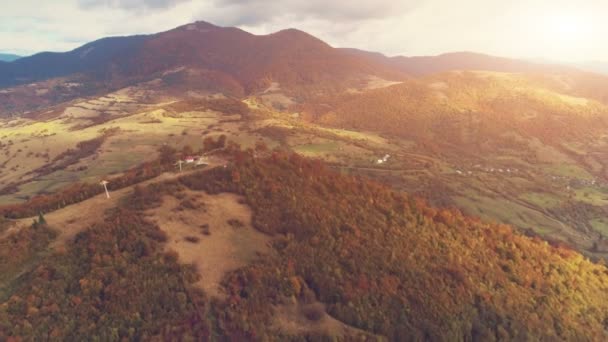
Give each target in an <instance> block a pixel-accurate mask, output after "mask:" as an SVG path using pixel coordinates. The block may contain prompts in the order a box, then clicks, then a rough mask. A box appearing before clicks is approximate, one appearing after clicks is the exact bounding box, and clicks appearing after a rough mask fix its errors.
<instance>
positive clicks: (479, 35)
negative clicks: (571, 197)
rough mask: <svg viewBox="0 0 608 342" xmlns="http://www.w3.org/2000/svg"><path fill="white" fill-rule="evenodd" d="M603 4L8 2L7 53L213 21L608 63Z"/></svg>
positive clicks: (371, 44) (421, 49) (338, 40)
mask: <svg viewBox="0 0 608 342" xmlns="http://www.w3.org/2000/svg"><path fill="white" fill-rule="evenodd" d="M606 12H608V2H605V1H595V0H591V1H584V2H580V1H579V2H572V1H547V0H536V1H534V0H533V1H524V0H515V1H509V2H505V1H487V0H465V1H459V2H453V1H446V0H423V1H411V0H410V1H399V0H373V1H372V0H363V1H356V2H353V1H336V2H334V3H332V4H328V3H327V2H326V1H319V0H311V1H305V2H304V1H292V0H290V1H283V2H281V4H277V3H276V2H274V1H266V0H255V1H240V0H207V1H198V0H197V1H191V0H58V1H53V2H52V3H50V2H47V3H40V2H38V1H33V0H25V1H18V2H15V1H6V0H3V3H2V11H1V14H0V52H4V53H16V54H21V55H28V54H33V53H36V52H40V51H67V50H71V49H73V48H76V47H78V46H79V45H82V44H84V43H86V42H89V41H91V40H95V39H98V38H101V37H104V36H108V35H132V34H140V33H155V32H159V31H162V30H168V29H171V28H173V27H176V26H179V25H182V24H184V23H187V22H192V21H196V20H205V21H209V22H212V23H215V24H218V25H223V26H238V27H241V28H243V29H245V30H248V31H250V32H254V33H258V34H265V33H270V32H274V31H276V30H279V29H283V28H285V27H294V28H298V29H301V30H304V31H306V32H309V33H311V34H313V35H316V36H318V37H320V38H322V39H324V40H325V41H327V42H329V43H330V44H332V45H333V46H338V47H355V48H359V49H364V50H371V51H379V52H383V53H385V54H387V55H398V54H401V55H408V56H411V55H435V54H440V53H444V52H451V51H475V52H482V53H487V54H493V55H499V56H505V57H517V58H534V59H546V60H556V61H562V62H581V61H591V60H601V61H605V60H608V47H606V45H605V44H602V41H601V40H600V37H604V36H605V35H606V33H607V32H608V28H607V25H606V22H605V21H603V20H601V18H600V15H601V13H606Z"/></svg>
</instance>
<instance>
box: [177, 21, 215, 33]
mask: <svg viewBox="0 0 608 342" xmlns="http://www.w3.org/2000/svg"><path fill="white" fill-rule="evenodd" d="M217 29H221V27H220V26H216V25H213V24H211V23H208V22H206V21H195V22H193V23H190V24H186V25H183V26H180V27H178V28H177V30H186V31H199V32H210V31H215V30H217Z"/></svg>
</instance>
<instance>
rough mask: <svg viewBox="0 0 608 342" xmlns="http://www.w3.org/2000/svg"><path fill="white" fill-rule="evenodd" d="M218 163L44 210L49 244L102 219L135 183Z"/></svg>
mask: <svg viewBox="0 0 608 342" xmlns="http://www.w3.org/2000/svg"><path fill="white" fill-rule="evenodd" d="M217 166H218V164H216V163H214V164H210V165H207V166H205V167H203V168H199V169H195V170H192V171H185V172H182V173H173V172H165V173H162V174H161V175H159V176H157V177H155V178H152V179H149V180H147V181H144V182H141V183H138V184H135V185H131V186H128V187H125V188H122V189H119V190H115V191H110V198H106V195H105V193H102V194H99V195H97V196H94V197H91V198H89V199H87V200H85V201H82V202H78V203H74V204H71V205H68V206H67V207H64V208H61V209H59V210H55V211H53V212H50V213H46V214H45V215H44V218H45V220H46V222H47V223H48V224H49V226H51V227H52V228H53V229H55V230H57V232H58V233H59V235H58V236H57V238H56V239H55V241H53V242H52V243H51V247H57V246H61V245H64V244H65V243H66V242H67V241H69V240H71V239H72V238H73V237H74V236H75V235H76V234H77V233H79V232H81V231H83V230H84V229H86V228H88V227H90V226H91V225H93V224H95V223H98V222H101V221H102V220H103V218H104V212H105V211H106V210H108V209H111V208H114V207H116V205H117V203H118V201H119V200H120V199H121V198H123V197H125V196H126V195H128V194H130V193H131V192H132V191H133V188H134V187H135V186H136V185H139V186H145V185H148V184H152V183H160V182H165V181H169V180H173V179H178V178H180V177H183V176H186V175H189V174H192V173H195V172H199V171H202V170H209V169H212V168H215V167H217ZM34 219H37V217H28V218H24V219H19V220H16V221H15V222H16V224H15V225H14V226H13V227H11V228H9V229H8V230H7V231H5V232H4V233H2V234H0V238H3V237H5V236H7V235H9V234H11V233H12V232H15V231H18V230H20V229H21V228H23V227H27V226H29V225H31V224H32V221H33V220H34Z"/></svg>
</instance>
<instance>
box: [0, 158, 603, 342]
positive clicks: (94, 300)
mask: <svg viewBox="0 0 608 342" xmlns="http://www.w3.org/2000/svg"><path fill="white" fill-rule="evenodd" d="M234 158H235V164H233V165H231V166H230V167H228V168H226V169H224V168H217V169H213V170H211V171H207V172H203V173H199V174H195V175H190V176H187V177H184V178H182V179H181V180H180V181H173V182H169V183H166V184H165V185H155V186H154V187H153V188H140V189H137V191H135V193H134V194H133V195H132V197H131V198H130V199H129V200H128V201H124V202H123V204H121V207H120V208H119V209H118V210H117V211H115V212H113V213H109V214H108V215H110V217H109V219H108V220H107V221H106V223H105V224H103V225H98V226H95V227H92V228H90V229H88V230H86V231H85V232H84V233H83V234H80V235H79V236H77V237H76V239H75V241H74V242H73V244H71V245H70V246H69V247H68V249H67V251H65V252H61V253H59V254H57V255H56V256H53V257H52V258H49V259H47V260H46V261H41V262H40V265H39V266H38V267H37V268H36V271H35V272H33V273H32V274H31V275H28V276H27V277H25V278H24V279H23V281H22V282H21V284H20V285H18V286H16V287H15V288H14V292H13V294H12V295H11V296H10V298H8V297H7V298H5V299H4V303H3V304H1V305H0V318H1V319H0V322H3V323H0V334H3V335H0V336H2V337H8V336H21V337H25V338H36V337H40V336H42V335H41V334H48V330H46V329H45V327H47V326H53V327H55V328H54V329H53V330H52V336H54V337H55V338H80V337H83V336H89V337H90V336H100V337H102V338H103V337H104V336H105V337H110V336H113V337H114V338H151V337H159V338H163V337H164V338H168V337H169V336H173V337H194V338H203V339H206V338H209V337H210V336H216V337H218V336H223V337H229V338H233V339H248V340H263V339H276V340H297V335H298V334H297V333H296V334H294V333H293V331H292V332H291V333H290V332H289V331H290V330H288V329H287V330H286V328H285V327H284V326H282V325H281V324H280V322H281V321H282V320H281V318H280V316H277V315H282V314H284V312H285V310H284V309H282V308H284V307H285V306H286V305H296V306H302V307H305V306H306V305H308V304H307V303H309V304H310V303H314V302H316V301H320V302H322V303H324V304H325V307H326V310H327V314H329V315H331V316H332V317H334V318H335V319H337V320H339V321H341V322H344V323H345V324H348V325H349V326H352V327H355V328H358V329H359V330H357V331H360V333H359V334H363V335H358V336H357V334H355V335H351V336H350V338H349V339H351V340H359V339H361V340H363V339H364V336H365V335H364V334H370V333H373V334H375V335H380V336H384V337H386V338H388V339H389V340H411V339H433V340H455V339H456V340H458V339H466V340H483V341H487V340H496V339H501V340H504V339H512V340H525V339H531V340H547V339H549V340H551V339H556V340H603V339H605V338H606V337H607V332H606V328H605V322H606V319H607V318H608V317H606V312H608V311H607V310H608V307H607V305H608V304H606V303H608V300H607V299H608V298H606V296H607V293H608V292H607V291H606V290H608V289H607V287H608V274H607V272H606V269H605V266H602V265H597V264H593V263H590V262H589V261H587V260H586V259H585V258H583V257H582V256H581V255H580V254H578V253H576V252H573V251H570V250H567V249H563V248H556V247H551V246H549V245H548V244H547V243H546V242H543V241H541V240H539V239H531V238H527V237H524V236H521V235H519V234H517V233H514V232H513V231H512V230H511V228H509V227H507V226H504V225H496V224H489V223H484V222H481V221H479V220H476V219H471V218H469V217H466V216H463V215H461V214H460V213H459V212H457V211H450V210H437V209H434V208H431V207H428V206H427V205H425V204H424V203H422V202H421V201H418V200H416V199H414V198H411V197H409V196H407V195H405V194H402V193H397V192H394V191H393V190H391V189H390V188H387V187H385V186H382V185H379V184H377V183H373V182H369V181H366V180H363V179H359V178H355V177H348V176H343V175H339V174H337V173H334V172H332V171H328V170H327V169H326V168H324V167H323V165H322V164H321V163H319V162H318V161H310V160H306V159H302V158H301V157H299V156H297V155H285V154H280V153H275V154H273V155H272V156H271V157H270V158H264V159H256V158H253V156H252V155H251V154H249V153H243V152H236V154H235V155H234ZM184 187H185V188H188V189H190V190H206V191H207V192H209V193H211V194H213V193H217V192H226V191H229V192H236V193H238V194H241V195H243V196H244V197H245V199H246V202H247V204H248V205H249V206H250V207H251V208H252V210H253V225H254V227H256V228H257V229H258V230H260V231H262V232H265V233H267V234H271V235H274V236H275V239H276V241H275V242H274V243H273V245H272V248H273V250H274V253H272V254H269V255H268V256H266V257H265V258H263V259H262V260H261V261H258V262H255V263H253V264H251V265H249V266H245V267H243V268H241V269H239V270H237V271H234V272H231V273H229V274H228V275H227V277H226V278H225V279H224V282H223V291H224V293H225V295H226V300H225V301H213V300H210V299H208V297H206V296H205V295H204V294H202V293H200V292H199V291H195V289H194V288H193V285H192V284H193V283H194V282H195V281H196V280H197V277H196V276H195V275H194V274H193V273H192V272H193V270H192V269H190V268H184V267H183V266H181V265H178V264H176V260H175V256H167V255H165V256H163V251H162V245H163V243H164V239H163V237H162V236H163V234H162V233H160V232H159V228H158V227H157V226H155V225H154V224H151V223H150V222H148V221H147V219H146V217H145V215H143V216H142V214H143V212H142V210H149V209H150V208H155V207H157V206H158V205H160V204H161V203H162V201H161V200H160V199H161V198H162V196H163V194H177V193H179V192H180V189H183V188H184ZM112 215H119V216H112ZM112 217H113V218H112ZM197 229H198V228H195V227H193V231H194V230H197ZM93 241H95V243H92V242H93ZM151 272H153V274H154V276H153V277H152V278H150V276H149V275H150V274H151ZM201 276H202V277H204V276H205V275H204V274H201ZM127 279H128V281H126V280H127ZM154 279H156V280H154ZM161 279H162V281H158V280H161ZM125 286H126V287H125ZM288 303H293V304H288ZM557 307H559V308H560V309H559V310H556V309H555V308H557ZM311 310H312V309H311ZM314 310H317V311H308V313H306V317H307V318H303V319H304V320H309V321H311V322H314V321H315V320H318V319H319V317H323V315H325V314H326V313H324V311H322V310H321V311H318V310H319V309H314ZM49 312H53V314H52V315H49V314H48V313H49ZM203 313H204V314H203ZM7 322H11V324H8V323H7ZM68 322H73V324H67V323H68ZM303 334H304V335H305V336H308V337H309V338H311V337H315V336H316V337H317V338H319V337H320V336H327V335H326V333H322V334H320V335H319V333H318V332H317V333H315V332H311V331H308V332H306V333H303ZM44 336H46V335H44Z"/></svg>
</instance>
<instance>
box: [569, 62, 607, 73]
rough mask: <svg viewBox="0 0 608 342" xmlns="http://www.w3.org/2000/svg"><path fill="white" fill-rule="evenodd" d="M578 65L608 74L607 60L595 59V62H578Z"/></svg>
mask: <svg viewBox="0 0 608 342" xmlns="http://www.w3.org/2000/svg"><path fill="white" fill-rule="evenodd" d="M576 67H578V68H580V69H583V70H587V71H591V72H597V73H600V74H604V75H608V63H607V62H597V61H595V62H587V63H577V64H576Z"/></svg>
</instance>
